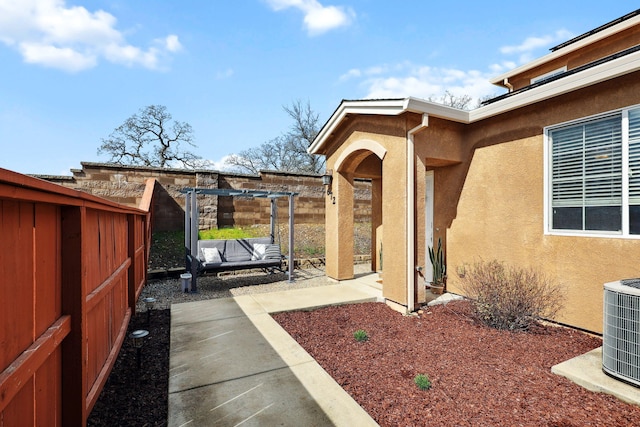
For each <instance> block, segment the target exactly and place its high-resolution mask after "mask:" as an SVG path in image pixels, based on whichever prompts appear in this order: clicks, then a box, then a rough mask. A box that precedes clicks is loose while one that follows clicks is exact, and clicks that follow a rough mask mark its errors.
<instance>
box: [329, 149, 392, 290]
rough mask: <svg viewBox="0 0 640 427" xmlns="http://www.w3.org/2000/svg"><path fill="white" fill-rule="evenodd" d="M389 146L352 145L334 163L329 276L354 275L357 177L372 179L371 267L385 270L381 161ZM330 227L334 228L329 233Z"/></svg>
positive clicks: (343, 277)
mask: <svg viewBox="0 0 640 427" xmlns="http://www.w3.org/2000/svg"><path fill="white" fill-rule="evenodd" d="M385 155H386V149H385V148H384V147H382V146H381V145H380V144H379V143H377V142H375V141H372V140H360V141H356V142H354V143H352V144H350V146H349V147H347V149H346V150H345V151H344V152H343V153H342V154H341V155H340V156H339V157H338V159H337V160H336V162H335V163H334V164H333V168H334V169H333V170H332V176H333V182H332V187H333V188H332V191H333V195H334V197H335V204H333V203H329V204H328V205H327V219H326V222H327V224H326V229H327V230H328V232H327V237H326V262H327V275H328V276H329V277H331V278H334V279H336V280H346V279H351V278H353V276H354V272H353V260H354V239H353V232H354V225H355V224H354V180H355V179H356V178H364V179H369V180H371V270H372V271H381V270H382V266H383V263H382V253H383V250H384V247H383V238H382V234H383V218H382V169H383V168H382V164H383V160H384V157H385ZM329 230H331V231H330V232H329Z"/></svg>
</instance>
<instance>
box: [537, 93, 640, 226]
mask: <svg viewBox="0 0 640 427" xmlns="http://www.w3.org/2000/svg"><path fill="white" fill-rule="evenodd" d="M638 108H640V104H637V105H631V106H628V107H624V108H620V109H616V110H611V111H607V112H603V113H599V114H594V115H592V116H587V117H581V118H579V119H575V120H570V121H567V122H563V123H557V124H553V125H550V126H546V127H544V132H543V140H544V171H543V173H544V234H545V235H555V236H573V237H598V238H618V239H620V238H622V239H640V234H630V231H629V229H630V224H629V222H630V218H629V205H630V203H629V199H630V196H629V111H631V110H634V109H638ZM616 115H620V121H621V136H622V138H621V139H622V141H621V144H622V165H621V176H622V183H621V187H622V204H621V209H622V212H621V221H622V224H621V230H620V231H597V230H568V229H553V228H552V227H553V221H552V218H553V170H552V166H553V158H552V156H553V150H552V146H551V144H552V141H551V133H552V132H553V131H555V130H558V129H561V128H567V127H571V126H580V125H584V124H585V123H588V122H593V121H597V120H603V119H606V118H607V117H612V116H616Z"/></svg>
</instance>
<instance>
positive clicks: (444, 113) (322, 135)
mask: <svg viewBox="0 0 640 427" xmlns="http://www.w3.org/2000/svg"><path fill="white" fill-rule="evenodd" d="M406 111H410V112H413V113H419V114H424V113H427V114H429V115H430V116H434V117H440V118H444V119H447V120H451V121H456V122H462V123H469V112H468V111H464V110H458V109H457V108H452V107H447V106H445V105H441V104H436V103H434V102H430V101H426V100H423V99H418V98H413V97H409V98H404V99H390V100H366V99H363V100H357V101H342V103H341V104H340V106H339V107H338V109H337V110H336V111H335V112H334V113H333V115H332V116H331V117H330V118H329V120H328V121H327V123H326V124H325V125H324V126H323V128H322V129H321V130H320V132H319V133H318V136H317V137H316V139H315V140H314V141H313V143H312V144H311V145H310V146H309V148H307V152H308V153H310V154H317V153H318V152H319V151H320V149H321V148H322V146H323V145H324V143H325V141H326V139H327V138H328V137H329V136H330V135H331V134H332V133H333V131H334V130H335V129H336V128H337V127H338V126H339V125H340V123H342V121H343V120H344V118H345V117H346V116H347V115H348V114H363V115H364V114H373V115H380V116H398V115H400V114H402V113H404V112H406Z"/></svg>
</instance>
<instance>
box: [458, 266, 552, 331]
mask: <svg viewBox="0 0 640 427" xmlns="http://www.w3.org/2000/svg"><path fill="white" fill-rule="evenodd" d="M462 289H463V291H464V292H465V293H466V295H467V296H468V297H469V298H471V300H472V302H473V307H474V311H475V315H476V316H477V318H478V319H479V320H480V321H482V322H483V323H485V324H486V325H489V326H491V327H494V328H497V329H507V330H527V329H529V327H530V326H531V325H532V324H533V323H534V322H536V321H537V320H539V319H542V318H552V317H554V316H555V315H556V314H557V313H558V312H559V311H560V310H561V309H562V307H563V302H564V295H563V294H562V290H561V289H560V288H559V287H558V286H557V285H556V284H555V283H553V282H552V281H550V280H549V279H548V278H546V277H545V276H544V275H542V274H541V273H539V272H537V271H536V270H533V269H521V268H515V267H507V266H505V265H504V263H501V262H499V261H496V260H493V261H488V262H485V261H481V262H478V263H476V264H475V265H473V267H471V268H470V269H469V270H468V271H467V272H466V274H465V276H464V278H463V279H462Z"/></svg>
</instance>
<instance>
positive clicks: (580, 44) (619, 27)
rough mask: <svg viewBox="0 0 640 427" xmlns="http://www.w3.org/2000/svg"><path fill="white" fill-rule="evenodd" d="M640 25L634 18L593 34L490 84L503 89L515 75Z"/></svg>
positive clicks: (514, 70)
mask: <svg viewBox="0 0 640 427" xmlns="http://www.w3.org/2000/svg"><path fill="white" fill-rule="evenodd" d="M638 24H640V15H639V16H635V17H633V18H630V19H628V20H626V21H623V22H621V23H619V24H617V25H614V26H612V27H609V28H606V29H604V30H602V31H599V32H597V33H595V34H592V35H591V36H589V37H585V38H583V39H581V40H578V41H576V42H575V43H571V44H569V45H567V46H565V47H563V48H561V49H558V50H556V51H554V52H551V53H549V54H547V55H545V56H543V57H541V58H538V59H536V60H534V61H531V62H528V63H526V64H524V65H521V66H520V67H518V68H514V69H513V70H510V71H507V72H506V73H504V74H501V75H499V76H497V77H494V78H493V79H491V80H490V82H491V83H492V84H494V85H497V86H500V87H503V82H504V79H509V78H511V77H513V76H515V75H518V74H520V73H523V72H525V71H528V70H531V69H533V68H535V67H538V66H540V65H542V64H544V63H546V62H550V61H552V60H554V59H556V58H559V57H561V56H564V55H566V54H568V53H570V52H573V51H575V50H578V49H582V48H583V47H585V46H587V45H589V44H592V43H595V42H597V41H599V40H602V39H605V38H607V37H610V36H611V35H613V34H616V33H619V32H621V31H624V30H626V29H627V28H630V27H633V26H635V25H638Z"/></svg>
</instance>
